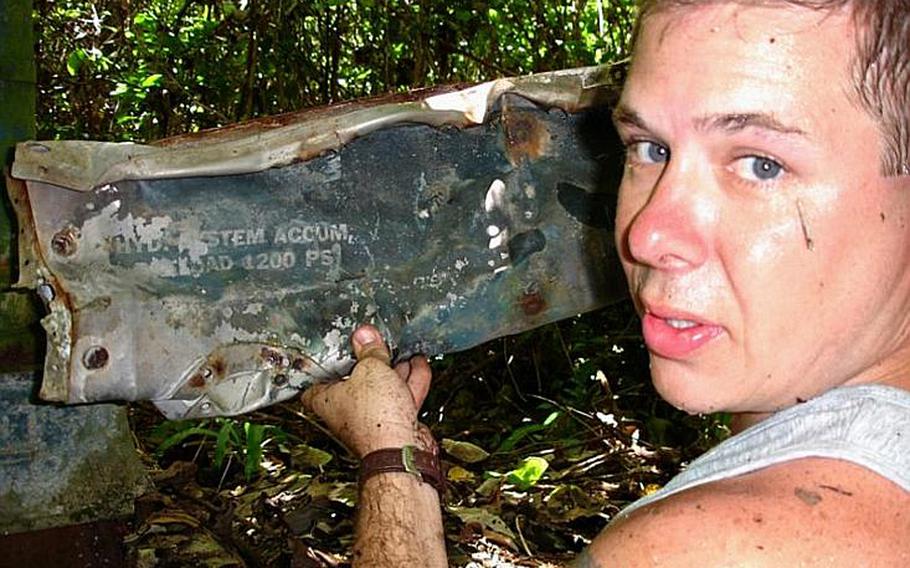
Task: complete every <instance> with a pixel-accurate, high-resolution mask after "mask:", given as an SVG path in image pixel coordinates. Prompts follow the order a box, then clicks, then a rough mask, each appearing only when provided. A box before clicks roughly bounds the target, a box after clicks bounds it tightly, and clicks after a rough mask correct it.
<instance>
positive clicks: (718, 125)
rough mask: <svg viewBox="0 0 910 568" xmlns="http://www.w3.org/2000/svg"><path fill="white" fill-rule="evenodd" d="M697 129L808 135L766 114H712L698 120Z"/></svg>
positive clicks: (696, 122) (696, 121)
mask: <svg viewBox="0 0 910 568" xmlns="http://www.w3.org/2000/svg"><path fill="white" fill-rule="evenodd" d="M695 127H696V128H697V129H699V130H724V131H726V132H740V131H742V130H746V129H747V128H758V129H761V130H770V131H772V132H777V133H780V134H795V135H797V136H806V133H805V132H804V131H803V130H801V129H800V128H797V127H796V126H789V125H787V124H784V123H783V122H781V121H780V120H778V119H777V118H776V117H775V116H774V115H772V114H769V113H766V112H734V113H727V114H711V115H708V116H703V117H701V118H697V119H696V120H695Z"/></svg>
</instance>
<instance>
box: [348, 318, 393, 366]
mask: <svg viewBox="0 0 910 568" xmlns="http://www.w3.org/2000/svg"><path fill="white" fill-rule="evenodd" d="M351 345H352V347H353V348H354V356H355V357H357V360H358V361H363V360H365V359H379V360H380V361H382V362H383V363H385V364H386V365H390V364H391V363H392V356H391V355H390V354H389V349H388V348H387V347H386V345H385V341H384V340H383V338H382V334H380V333H379V330H378V329H376V328H375V327H373V326H372V325H363V326H360V327H358V328H357V329H356V330H354V334H353V335H352V336H351Z"/></svg>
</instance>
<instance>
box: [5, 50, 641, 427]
mask: <svg viewBox="0 0 910 568" xmlns="http://www.w3.org/2000/svg"><path fill="white" fill-rule="evenodd" d="M606 75H607V72H606V70H605V69H598V68H586V69H578V70H571V71H563V72H559V73H553V74H545V75H537V76H530V77H525V78H521V79H509V80H500V81H496V82H493V83H487V84H484V85H479V86H476V87H473V88H471V89H468V90H463V91H455V92H448V93H444V94H438V95H434V96H431V97H428V98H424V99H421V100H413V101H405V102H391V103H388V102H387V103H382V102H376V101H373V102H370V103H368V104H363V105H357V104H354V105H345V106H343V107H341V108H337V107H336V108H330V109H323V110H321V111H316V112H312V111H311V112H308V113H306V114H303V115H301V116H298V117H286V118H282V119H268V120H265V121H259V122H255V123H252V124H246V125H241V126H237V127H231V128H228V129H223V130H220V131H214V132H212V133H208V134H204V135H202V136H191V137H185V138H180V139H177V140H171V141H167V142H165V143H160V144H157V145H154V146H143V145H134V144H105V143H94V142H40V143H39V142H32V143H26V144H22V145H20V146H19V147H18V150H17V155H16V161H15V164H14V168H13V175H14V177H16V178H17V179H20V180H23V182H22V183H20V184H18V185H15V186H14V187H13V188H12V190H11V193H12V195H13V200H14V201H15V202H16V207H17V214H18V217H19V220H20V224H21V226H22V227H23V228H24V229H25V230H26V232H27V233H28V234H27V235H24V238H23V239H21V241H20V258H21V263H20V273H21V279H20V286H24V287H31V288H35V289H37V290H38V293H39V295H40V296H41V297H42V298H43V299H44V300H45V301H46V303H47V305H48V308H49V312H50V313H49V315H48V316H47V317H46V318H45V319H44V320H43V324H44V326H45V328H46V329H47V331H48V348H47V359H46V366H45V377H44V384H43V387H42V397H44V398H46V399H49V400H57V401H63V402H71V403H72V402H86V401H96V400H110V399H127V400H136V399H150V400H153V401H155V403H156V404H157V405H158V406H159V408H160V409H161V410H162V411H163V412H164V413H165V414H167V415H168V416H170V417H173V418H177V417H198V416H212V415H224V414H237V413H241V412H245V411H249V410H252V409H254V408H257V407H261V406H263V405H267V404H270V403H273V402H276V401H279V400H283V399H287V398H289V397H291V396H293V395H294V394H295V393H296V392H298V391H299V390H300V389H303V388H305V387H306V386H308V385H309V384H312V383H313V382H314V381H320V380H325V379H329V378H334V377H337V376H339V375H341V374H343V373H345V372H346V371H348V370H349V369H350V366H351V358H350V354H349V352H348V348H347V338H348V336H349V334H350V332H351V331H352V330H353V329H354V327H355V326H356V325H357V324H358V323H360V322H367V321H372V322H374V323H375V324H377V325H378V326H379V327H380V328H381V329H383V331H384V332H385V334H386V336H387V337H388V339H389V340H390V342H392V343H393V345H395V346H396V347H397V352H398V355H399V356H401V357H405V356H409V355H411V354H414V353H418V352H422V353H428V354H437V353H443V352H451V351H457V350H462V349H466V348H468V347H471V346H474V345H477V344H479V343H481V342H483V341H487V340H489V339H492V338H495V337H498V336H502V335H505V334H511V333H516V332H519V331H523V330H526V329H530V328H532V327H535V326H539V325H542V324H544V323H548V322H552V321H555V320H558V319H561V318H565V317H568V316H572V315H574V314H577V313H580V312H584V311H587V310H591V309H594V308H597V307H599V306H602V305H604V304H606V303H607V302H609V301H611V300H612V299H615V298H616V297H618V296H619V295H620V294H621V293H622V292H621V290H622V289H623V286H622V285H621V284H620V278H619V277H618V272H619V268H618V263H615V262H614V261H612V260H611V259H612V257H613V255H614V253H613V246H612V231H611V224H612V211H610V204H611V203H612V201H613V193H612V190H613V188H615V186H616V182H617V179H618V178H617V177H616V172H611V171H609V170H608V169H607V167H606V164H614V163H619V162H620V155H619V153H620V149H619V146H618V144H617V143H616V142H615V140H614V139H613V138H612V130H611V128H610V126H609V120H608V116H609V115H608V112H607V110H606V105H607V104H608V103H609V101H610V100H611V98H612V96H613V90H612V88H611V87H610V84H609V81H608V80H606Z"/></svg>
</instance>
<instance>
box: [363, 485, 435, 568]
mask: <svg viewBox="0 0 910 568" xmlns="http://www.w3.org/2000/svg"><path fill="white" fill-rule="evenodd" d="M358 509H359V512H358V515H357V526H356V534H355V539H354V559H353V564H354V566H426V567H428V568H435V567H440V568H444V567H445V566H447V562H446V550H445V533H444V530H443V526H442V513H441V511H440V508H439V495H438V494H437V493H436V490H435V489H434V488H433V487H431V486H430V485H428V484H426V483H424V482H423V481H421V480H420V479H418V478H417V477H416V476H414V475H413V474H410V473H404V472H392V473H381V474H378V475H374V476H372V477H370V478H369V479H367V480H366V481H365V482H364V483H363V486H362V487H361V490H360V504H359V505H358Z"/></svg>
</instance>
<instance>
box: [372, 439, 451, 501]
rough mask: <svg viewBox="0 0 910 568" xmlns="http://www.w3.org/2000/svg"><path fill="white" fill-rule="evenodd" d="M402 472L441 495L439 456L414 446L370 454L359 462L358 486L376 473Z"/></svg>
mask: <svg viewBox="0 0 910 568" xmlns="http://www.w3.org/2000/svg"><path fill="white" fill-rule="evenodd" d="M386 472H403V473H410V474H412V475H415V476H417V477H418V478H419V479H420V480H421V481H423V482H424V483H428V484H430V485H431V486H432V487H433V488H434V489H436V491H438V492H439V493H440V494H442V492H443V489H444V484H443V480H442V471H441V469H440V467H439V456H438V455H436V454H434V453H432V452H425V451H423V450H418V449H417V448H416V447H415V446H410V445H409V446H404V447H403V448H384V449H381V450H376V451H374V452H370V453H369V454H367V455H365V456H364V457H363V460H362V461H361V462H360V484H361V485H363V482H365V481H366V480H367V479H369V478H370V477H372V476H374V475H376V474H377V473H386Z"/></svg>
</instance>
